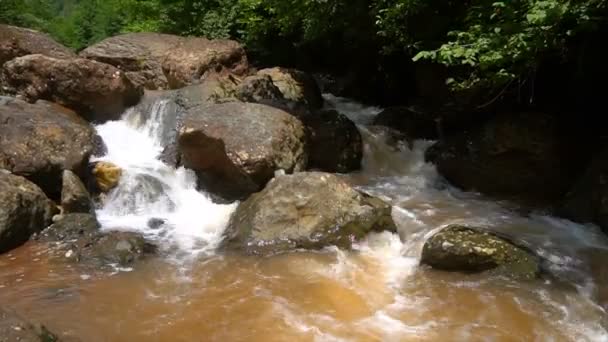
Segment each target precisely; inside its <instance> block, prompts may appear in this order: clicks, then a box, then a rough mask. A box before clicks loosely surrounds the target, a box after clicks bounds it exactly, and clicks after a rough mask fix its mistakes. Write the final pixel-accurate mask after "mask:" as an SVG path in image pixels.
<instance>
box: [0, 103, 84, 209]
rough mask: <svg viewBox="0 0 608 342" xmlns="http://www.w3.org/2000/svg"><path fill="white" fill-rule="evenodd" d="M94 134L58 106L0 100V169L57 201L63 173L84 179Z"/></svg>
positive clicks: (76, 117)
mask: <svg viewBox="0 0 608 342" xmlns="http://www.w3.org/2000/svg"><path fill="white" fill-rule="evenodd" d="M94 149H95V131H94V129H93V128H92V127H91V126H90V124H89V123H87V122H86V121H84V120H83V119H82V118H80V117H79V116H78V115H76V113H74V112H72V111H71V110H69V109H66V108H64V107H61V106H59V105H57V104H54V103H50V102H46V101H38V102H36V103H35V104H31V103H27V102H24V101H21V100H17V99H14V98H9V97H0V168H4V169H7V170H9V171H11V172H13V173H14V174H17V175H21V176H24V177H26V178H28V179H29V180H31V181H33V182H34V183H36V184H37V185H38V186H40V187H41V188H42V189H43V190H44V191H45V192H46V193H47V195H48V196H50V197H51V198H59V194H60V192H61V178H62V173H63V170H72V171H74V173H76V174H77V175H80V176H82V175H84V174H85V171H86V166H87V163H88V160H89V157H90V156H91V154H92V153H93V150H94Z"/></svg>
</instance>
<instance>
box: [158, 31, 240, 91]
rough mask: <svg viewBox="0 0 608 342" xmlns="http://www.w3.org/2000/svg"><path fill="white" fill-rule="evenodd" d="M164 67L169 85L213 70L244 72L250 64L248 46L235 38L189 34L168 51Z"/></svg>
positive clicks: (200, 77)
mask: <svg viewBox="0 0 608 342" xmlns="http://www.w3.org/2000/svg"><path fill="white" fill-rule="evenodd" d="M162 68H163V73H164V74H165V76H166V77H167V81H168V84H169V87H170V88H172V89H176V88H181V87H184V86H187V85H190V84H193V83H198V82H200V81H201V80H203V79H204V78H205V77H207V76H208V75H209V74H212V73H219V74H225V73H232V74H236V75H242V74H244V73H245V72H246V71H247V69H248V68H249V65H248V62H247V55H246V54H245V49H243V47H242V46H241V45H240V44H239V43H237V42H235V41H233V40H226V39H216V40H209V39H205V38H197V37H188V38H184V39H183V40H181V41H180V42H179V43H178V44H177V45H176V46H175V47H173V48H172V49H171V50H170V51H168V52H167V54H166V56H165V59H164V60H163V62H162Z"/></svg>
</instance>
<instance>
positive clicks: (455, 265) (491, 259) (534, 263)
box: [420, 225, 540, 278]
mask: <svg viewBox="0 0 608 342" xmlns="http://www.w3.org/2000/svg"><path fill="white" fill-rule="evenodd" d="M420 262H421V263H422V264H425V265H429V266H431V267H433V268H436V269H439V270H444V271H457V272H467V273H476V272H483V271H490V270H493V272H496V273H497V274H502V275H508V276H513V277H521V278H534V277H536V276H537V275H538V273H539V271H540V265H539V260H538V258H537V257H536V256H534V255H532V254H531V253H530V252H528V251H527V250H525V249H523V248H522V247H518V246H516V245H514V244H513V243H512V242H510V241H508V240H506V239H503V238H501V237H498V236H497V235H495V234H492V233H490V232H487V231H484V230H481V229H473V228H469V227H465V226H458V225H453V226H448V227H446V228H444V229H442V230H441V231H440V232H439V233H437V234H435V235H433V236H432V237H431V238H429V239H428V240H427V241H426V243H425V244H424V247H423V250H422V258H421V260H420Z"/></svg>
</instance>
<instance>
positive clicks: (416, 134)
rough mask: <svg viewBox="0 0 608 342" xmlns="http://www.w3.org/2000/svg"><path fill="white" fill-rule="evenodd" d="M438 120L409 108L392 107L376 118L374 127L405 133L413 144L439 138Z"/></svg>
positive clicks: (428, 114)
mask: <svg viewBox="0 0 608 342" xmlns="http://www.w3.org/2000/svg"><path fill="white" fill-rule="evenodd" d="M437 120H438V118H436V117H434V116H433V115H431V114H430V113H425V112H420V111H416V110H415V109H413V108H409V107H390V108H386V109H385V110H383V111H382V112H380V113H379V114H378V115H377V116H376V117H375V118H374V122H373V124H374V125H377V126H386V127H390V128H393V129H396V130H397V131H399V132H401V133H403V134H404V135H405V137H406V138H407V139H408V140H409V141H410V142H411V141H412V140H416V139H431V140H434V139H437V138H439V130H438V121H437Z"/></svg>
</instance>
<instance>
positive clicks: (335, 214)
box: [224, 172, 396, 255]
mask: <svg viewBox="0 0 608 342" xmlns="http://www.w3.org/2000/svg"><path fill="white" fill-rule="evenodd" d="M391 211H392V207H391V205H389V204H387V203H385V202H383V201H382V200H380V199H378V198H374V197H371V196H367V195H364V194H361V193H359V192H357V191H356V190H354V189H353V188H352V187H351V186H350V185H348V184H347V183H345V182H344V181H343V180H341V179H339V178H338V177H336V176H335V175H332V174H329V173H321V172H301V173H296V174H293V175H285V176H278V177H277V178H275V179H273V180H272V181H271V182H270V183H269V184H268V185H267V186H266V188H265V189H264V190H262V191H261V192H259V193H256V194H254V195H252V196H251V197H249V198H248V199H247V200H246V201H244V202H243V203H241V204H240V205H239V207H238V208H237V210H236V212H235V213H234V215H233V217H232V218H231V221H230V224H229V226H228V228H227V230H226V236H225V243H224V246H225V247H227V248H229V249H234V250H238V251H242V252H245V253H247V254H259V255H267V254H275V253H282V252H288V251H292V250H294V249H296V248H305V249H319V248H323V247H326V246H330V245H336V246H339V247H341V248H350V247H351V245H352V243H353V242H354V241H356V240H357V239H360V238H362V237H364V236H365V235H366V234H368V233H369V232H371V231H383V230H388V231H395V230H396V227H395V224H394V222H393V219H392V217H391Z"/></svg>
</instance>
